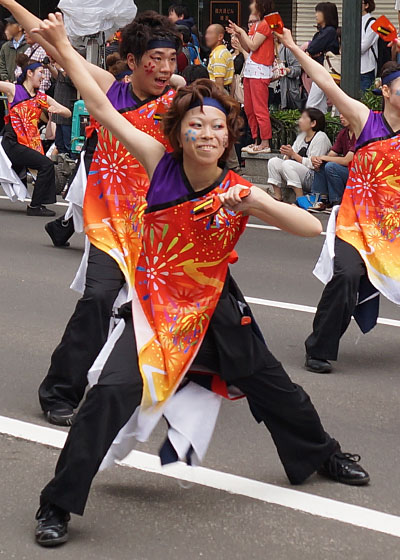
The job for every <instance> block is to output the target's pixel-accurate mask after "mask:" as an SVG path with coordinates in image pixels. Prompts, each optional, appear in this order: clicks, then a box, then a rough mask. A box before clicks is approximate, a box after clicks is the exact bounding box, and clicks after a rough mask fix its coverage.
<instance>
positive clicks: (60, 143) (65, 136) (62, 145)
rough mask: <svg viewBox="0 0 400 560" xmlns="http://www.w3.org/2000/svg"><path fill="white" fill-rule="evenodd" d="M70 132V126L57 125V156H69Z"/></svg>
mask: <svg viewBox="0 0 400 560" xmlns="http://www.w3.org/2000/svg"><path fill="white" fill-rule="evenodd" d="M71 130H72V126H70V125H68V124H58V125H57V127H56V138H55V144H56V148H57V150H58V153H59V154H69V155H71V154H70V151H71Z"/></svg>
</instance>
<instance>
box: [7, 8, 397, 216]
mask: <svg viewBox="0 0 400 560" xmlns="http://www.w3.org/2000/svg"><path fill="white" fill-rule="evenodd" d="M396 7H397V8H398V9H399V25H400V0H397V1H396ZM249 8H250V10H249V12H250V15H249V19H248V26H247V29H244V28H241V27H239V26H238V25H237V24H236V23H234V22H229V23H228V25H227V27H223V26H222V25H220V24H211V25H210V26H209V27H208V28H207V29H206V30H205V31H204V33H203V34H202V35H201V34H200V33H199V30H198V29H197V28H196V26H195V23H194V19H193V18H192V17H191V16H190V13H189V11H188V8H187V7H186V6H184V5H171V6H170V8H169V13H168V17H169V19H170V20H171V21H172V22H173V23H175V24H176V25H177V28H178V31H179V33H180V36H181V39H182V45H183V46H182V50H181V52H180V53H179V55H178V59H177V73H179V74H181V75H182V76H183V77H184V78H185V79H186V81H187V82H189V83H190V82H192V81H194V80H195V79H198V78H203V77H209V78H210V79H211V80H213V81H214V82H215V83H216V85H217V86H218V87H219V88H220V89H221V90H222V91H224V92H226V93H227V94H230V95H232V96H233V97H235V99H236V100H237V101H239V102H240V103H241V104H242V107H243V111H242V112H243V117H244V120H245V134H244V138H245V139H244V140H243V139H242V143H241V145H240V148H238V149H236V150H232V152H231V154H230V156H229V160H228V162H227V164H228V167H230V168H231V169H234V170H236V171H238V170H240V160H241V152H242V151H244V152H247V153H248V154H269V153H271V138H272V126H271V119H270V113H269V108H270V106H271V104H272V105H273V106H275V107H279V108H280V109H283V110H284V109H298V110H300V112H301V118H300V120H299V122H298V126H299V135H298V136H297V139H296V141H295V142H294V144H293V146H290V145H284V146H282V147H281V148H280V152H281V155H280V156H278V157H273V158H271V159H270V160H269V162H268V183H269V185H270V186H271V189H272V190H273V192H274V196H275V197H276V198H277V199H282V187H283V186H285V187H289V188H291V189H293V191H294V192H295V195H296V198H297V199H298V200H299V203H301V204H305V206H306V207H309V206H312V209H314V210H317V211H320V210H322V211H327V210H328V209H329V207H330V206H332V205H333V204H337V203H340V200H341V197H342V194H343V191H344V188H345V184H346V180H347V175H348V165H349V163H350V162H351V159H352V155H353V151H354V146H355V138H354V135H353V133H352V131H351V130H349V129H348V127H347V123H346V122H345V121H344V119H342V124H343V126H344V128H343V130H342V131H341V133H340V134H339V136H338V138H337V139H336V141H335V143H334V145H333V146H332V144H331V142H330V140H329V138H328V136H327V135H326V133H325V116H324V115H325V114H326V113H327V112H328V110H329V109H330V108H331V104H330V101H329V99H327V97H326V95H325V94H324V92H323V91H322V90H321V89H320V88H319V87H318V86H317V84H315V83H312V82H311V81H310V79H309V78H308V76H307V75H306V74H305V73H304V72H303V70H302V68H301V66H300V64H299V62H298V61H297V60H296V58H295V57H294V56H293V54H292V53H291V51H290V50H289V49H287V48H285V47H284V45H283V44H280V41H279V38H278V37H276V36H274V34H273V33H272V31H271V28H270V27H269V25H268V23H267V21H266V19H265V18H266V16H267V15H268V14H270V13H271V12H273V11H274V5H273V1H272V0H251V2H250V6H249ZM374 10H375V1H374V0H366V1H363V2H362V24H361V25H362V29H361V75H360V90H361V91H363V92H365V91H366V90H368V89H369V88H372V87H373V86H374V83H375V79H376V77H377V73H378V72H379V69H380V68H381V67H382V66H383V64H384V63H385V62H386V61H388V60H389V59H391V50H390V48H388V47H387V46H386V45H385V44H382V43H383V42H382V41H381V39H379V37H378V35H377V34H376V33H375V32H374V31H373V30H372V29H371V26H372V24H373V22H374V21H375V18H374V16H373V15H372V14H373V12H374ZM315 19H316V28H317V31H316V33H315V34H314V35H313V37H310V41H309V42H307V43H305V44H304V45H303V46H302V48H303V49H304V50H305V52H307V54H308V55H309V56H310V57H312V58H314V59H315V60H316V61H317V62H319V63H320V64H321V65H324V66H325V68H326V69H327V70H328V71H329V72H330V74H331V75H332V77H333V78H334V79H335V80H336V81H338V82H340V75H341V54H340V53H341V35H340V27H339V18H338V10H337V6H336V4H335V3H333V2H320V3H318V4H317V5H316V7H315ZM118 39H119V37H118V33H117V34H115V36H113V37H110V38H109V40H108V42H107V48H106V53H107V58H106V61H105V62H106V64H107V68H108V70H109V71H110V72H111V73H112V74H113V75H114V76H115V77H116V79H118V80H129V74H130V73H131V71H130V70H129V67H128V65H127V63H126V62H125V61H124V60H121V58H120V56H119V54H118ZM0 45H1V50H0V80H3V81H10V82H15V81H16V80H17V78H18V75H19V73H20V72H21V70H20V68H19V67H18V63H17V62H18V56H19V55H20V54H21V53H24V54H26V55H27V56H28V57H29V59H30V60H36V61H39V62H41V63H42V64H43V68H44V70H43V73H42V81H41V85H40V89H41V91H43V92H45V93H48V94H50V95H51V96H52V97H54V99H55V100H56V101H58V102H59V103H61V104H62V105H64V106H66V107H68V108H70V109H71V111H72V110H73V107H74V103H75V101H76V100H77V98H78V95H77V91H76V89H75V87H74V85H73V83H72V82H71V80H70V79H69V78H68V76H67V75H66V74H65V72H64V71H63V69H62V68H60V67H59V66H58V65H57V64H56V63H55V62H54V61H53V60H51V59H49V57H48V56H47V54H46V52H45V50H44V49H43V48H42V47H41V46H40V45H38V44H35V43H34V41H33V40H32V39H31V37H30V36H29V34H28V33H26V32H25V31H24V30H23V29H22V27H21V26H20V25H19V24H18V22H17V21H16V20H15V19H14V18H13V17H9V18H7V19H6V20H5V23H4V24H3V23H0ZM331 109H332V111H333V112H335V108H334V107H333V108H331ZM1 110H2V111H4V106H3V104H2V105H1ZM71 125H72V122H71V118H65V117H61V116H59V115H54V116H53V117H51V119H50V122H49V123H47V127H46V139H48V140H51V141H52V140H54V142H55V150H54V153H55V154H56V153H59V154H68V155H71ZM310 192H311V195H312V196H311V197H308V198H307V201H304V194H305V193H310Z"/></svg>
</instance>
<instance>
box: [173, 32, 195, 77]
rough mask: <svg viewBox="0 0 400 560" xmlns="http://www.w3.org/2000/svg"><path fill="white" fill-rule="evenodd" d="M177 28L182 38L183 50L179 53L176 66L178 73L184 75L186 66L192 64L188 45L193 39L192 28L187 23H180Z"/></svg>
mask: <svg viewBox="0 0 400 560" xmlns="http://www.w3.org/2000/svg"><path fill="white" fill-rule="evenodd" d="M177 28H178V31H179V34H180V36H181V39H182V50H181V52H179V53H178V54H177V57H176V66H177V70H178V74H180V75H182V72H183V71H184V69H185V68H186V66H188V65H190V64H192V62H191V60H192V59H191V54H190V51H189V47H188V44H189V43H190V39H191V33H190V29H189V28H188V27H187V26H186V25H178V26H177Z"/></svg>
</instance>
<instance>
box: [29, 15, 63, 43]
mask: <svg viewBox="0 0 400 560" xmlns="http://www.w3.org/2000/svg"><path fill="white" fill-rule="evenodd" d="M32 33H38V34H39V35H41V36H42V37H43V39H45V40H46V41H48V42H49V43H51V44H52V45H53V46H54V47H56V48H57V50H61V51H62V49H63V48H64V47H66V46H67V47H68V46H70V42H69V40H68V36H67V32H66V30H65V27H64V22H63V18H62V15H61V14H60V13H57V14H49V18H48V19H45V20H43V21H41V22H40V24H39V27H36V28H34V29H32Z"/></svg>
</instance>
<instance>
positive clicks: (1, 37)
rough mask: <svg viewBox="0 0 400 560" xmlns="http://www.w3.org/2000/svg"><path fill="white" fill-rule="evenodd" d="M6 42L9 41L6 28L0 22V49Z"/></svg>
mask: <svg viewBox="0 0 400 560" xmlns="http://www.w3.org/2000/svg"><path fill="white" fill-rule="evenodd" d="M7 41H9V39H8V37H7V35H6V26H5V24H4V22H3V21H1V20H0V49H1V47H2V46H3V45H4V43H7Z"/></svg>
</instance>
